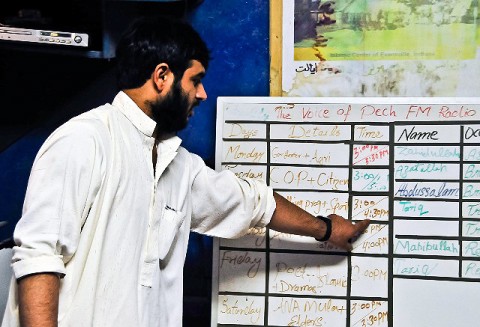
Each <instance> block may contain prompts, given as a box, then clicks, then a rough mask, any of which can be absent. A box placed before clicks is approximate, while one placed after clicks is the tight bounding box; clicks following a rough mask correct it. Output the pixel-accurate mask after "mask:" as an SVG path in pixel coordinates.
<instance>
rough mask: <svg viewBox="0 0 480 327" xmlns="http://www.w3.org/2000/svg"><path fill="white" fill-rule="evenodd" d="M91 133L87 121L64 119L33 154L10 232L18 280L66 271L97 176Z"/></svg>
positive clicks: (96, 155) (95, 148)
mask: <svg viewBox="0 0 480 327" xmlns="http://www.w3.org/2000/svg"><path fill="white" fill-rule="evenodd" d="M89 126H90V127H89ZM94 133H95V132H94V131H93V129H92V127H91V125H88V124H83V123H82V122H76V123H67V124H66V125H64V126H62V127H60V128H59V129H57V130H56V131H55V132H54V133H52V135H50V136H49V138H48V139H47V140H46V141H45V143H44V144H43V145H42V147H41V148H40V150H39V152H38V153H37V156H36V158H35V160H34V163H33V166H32V169H31V172H30V177H29V181H28V186H27V191H26V196H25V201H24V205H23V210H22V217H21V218H20V220H19V221H18V223H17V225H16V227H15V231H14V241H15V244H16V246H15V247H14V248H13V258H12V268H13V272H14V275H15V277H16V278H20V277H23V276H26V275H29V274H33V273H41V272H54V273H58V274H60V275H64V274H65V263H66V262H67V261H68V260H69V259H70V258H71V257H72V256H73V254H74V253H75V250H76V248H77V244H78V241H79V236H80V231H81V228H82V224H83V222H84V220H85V218H86V216H87V214H88V209H89V207H90V203H91V202H92V201H93V198H94V195H95V193H96V192H97V191H98V185H97V182H96V181H98V180H100V178H101V172H100V171H101V169H100V168H99V167H101V165H102V163H101V161H102V160H101V157H102V156H100V153H101V149H100V146H99V145H98V142H96V140H95V137H94V136H93V135H94Z"/></svg>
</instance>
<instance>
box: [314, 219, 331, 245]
mask: <svg viewBox="0 0 480 327" xmlns="http://www.w3.org/2000/svg"><path fill="white" fill-rule="evenodd" d="M317 218H318V219H320V220H322V221H323V222H324V223H325V225H327V229H326V230H325V235H323V237H322V238H315V239H316V240H317V241H319V242H325V241H328V239H329V238H330V235H332V220H331V219H330V218H328V217H324V216H317Z"/></svg>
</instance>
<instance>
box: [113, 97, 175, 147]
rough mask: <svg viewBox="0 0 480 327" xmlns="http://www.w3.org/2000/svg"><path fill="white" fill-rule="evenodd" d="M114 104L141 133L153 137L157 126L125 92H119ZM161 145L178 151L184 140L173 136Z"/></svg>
mask: <svg viewBox="0 0 480 327" xmlns="http://www.w3.org/2000/svg"><path fill="white" fill-rule="evenodd" d="M112 104H113V106H115V107H116V108H118V109H119V110H120V111H121V112H122V113H123V114H124V115H125V117H127V119H128V120H130V122H131V123H132V124H133V125H134V126H135V127H136V128H137V129H138V130H139V131H140V132H142V133H143V134H145V135H146V136H148V137H153V131H154V130H155V126H156V125H157V124H156V123H155V121H154V120H153V119H151V118H150V117H148V116H147V115H146V114H145V113H144V112H143V111H142V110H141V109H140V108H139V107H138V106H137V104H136V103H135V102H134V101H133V100H132V99H131V98H130V97H129V96H128V95H127V94H126V93H125V92H123V91H120V92H118V94H117V95H116V96H115V99H113V103H112ZM161 143H162V144H163V145H164V146H165V147H166V148H167V149H170V150H171V151H176V150H177V149H178V147H179V146H180V144H181V143H182V140H181V139H180V138H179V137H178V136H172V137H170V138H168V139H166V140H163V141H162V142H161Z"/></svg>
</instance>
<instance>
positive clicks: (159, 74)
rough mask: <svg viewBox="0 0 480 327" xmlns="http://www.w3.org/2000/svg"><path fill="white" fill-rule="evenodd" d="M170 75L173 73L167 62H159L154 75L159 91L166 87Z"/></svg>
mask: <svg viewBox="0 0 480 327" xmlns="http://www.w3.org/2000/svg"><path fill="white" fill-rule="evenodd" d="M170 75H171V71H170V68H169V67H168V65H167V64H166V63H161V64H158V65H157V66H156V67H155V70H154V71H153V76H152V77H153V82H154V83H155V85H156V86H157V89H158V90H159V91H161V90H162V89H163V88H164V86H165V82H167V81H168V79H169V78H170V77H169V76H170Z"/></svg>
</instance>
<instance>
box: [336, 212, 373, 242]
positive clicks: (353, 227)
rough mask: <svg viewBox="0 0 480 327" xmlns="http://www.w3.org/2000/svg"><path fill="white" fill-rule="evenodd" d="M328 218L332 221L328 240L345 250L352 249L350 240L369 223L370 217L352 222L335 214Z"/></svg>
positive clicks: (358, 234) (360, 232)
mask: <svg viewBox="0 0 480 327" xmlns="http://www.w3.org/2000/svg"><path fill="white" fill-rule="evenodd" d="M328 218H330V220H331V221H332V234H331V236H330V238H329V239H328V242H329V243H331V244H332V245H335V246H337V247H339V248H342V249H344V250H347V251H351V250H352V249H353V246H352V241H354V240H355V239H356V238H357V237H358V236H360V234H362V233H363V231H364V230H365V229H366V228H367V227H368V225H370V219H365V220H362V221H359V222H357V223H352V222H351V221H349V220H346V219H344V218H342V217H341V216H339V215H335V214H331V215H329V216H328Z"/></svg>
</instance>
